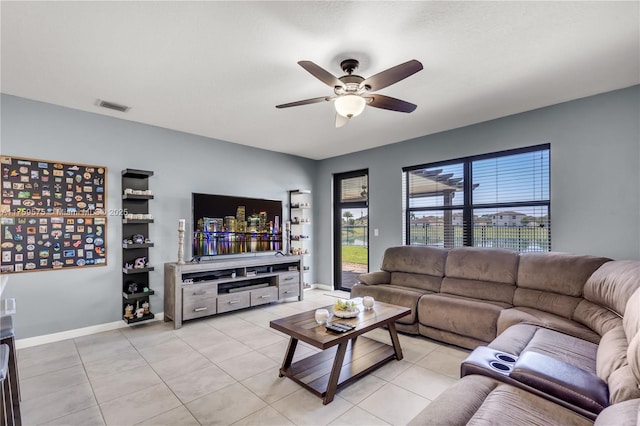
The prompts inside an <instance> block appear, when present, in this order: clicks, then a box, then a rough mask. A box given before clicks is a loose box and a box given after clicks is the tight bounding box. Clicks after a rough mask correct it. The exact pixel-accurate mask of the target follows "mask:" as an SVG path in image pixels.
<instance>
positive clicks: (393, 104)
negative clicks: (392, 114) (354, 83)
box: [366, 94, 418, 112]
mask: <svg viewBox="0 0 640 426" xmlns="http://www.w3.org/2000/svg"><path fill="white" fill-rule="evenodd" d="M366 99H367V100H369V99H370V101H369V103H368V104H367V105H369V106H372V107H374V108H382V109H389V110H391V111H398V112H413V111H415V109H416V108H417V107H418V106H417V105H414V104H412V103H409V102H406V101H403V100H400V99H396V98H392V97H391V96H385V95H375V94H374V95H370V96H367V97H366Z"/></svg>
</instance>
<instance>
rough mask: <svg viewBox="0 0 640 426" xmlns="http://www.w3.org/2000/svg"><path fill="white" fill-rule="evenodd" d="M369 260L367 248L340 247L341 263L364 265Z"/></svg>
mask: <svg viewBox="0 0 640 426" xmlns="http://www.w3.org/2000/svg"><path fill="white" fill-rule="evenodd" d="M368 258H369V248H368V247H362V246H345V245H343V246H342V261H343V262H348V263H358V264H361V265H366V264H367V263H368Z"/></svg>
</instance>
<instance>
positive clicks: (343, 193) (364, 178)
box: [333, 170, 369, 291]
mask: <svg viewBox="0 0 640 426" xmlns="http://www.w3.org/2000/svg"><path fill="white" fill-rule="evenodd" d="M333 182H334V197H333V199H334V209H333V229H334V237H333V252H334V288H335V289H340V290H347V291H350V290H351V287H353V285H354V284H355V283H357V282H358V275H360V274H363V273H366V272H368V271H369V179H368V171H367V170H358V171H354V172H348V173H340V174H336V175H334V179H333Z"/></svg>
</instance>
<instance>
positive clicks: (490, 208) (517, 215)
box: [403, 144, 551, 252]
mask: <svg viewBox="0 0 640 426" xmlns="http://www.w3.org/2000/svg"><path fill="white" fill-rule="evenodd" d="M549 156H550V145H549V144H544V145H538V146H534V147H529V148H522V149H517V150H510V151H503V152H497V153H491V154H485V155H480V156H474V157H467V158H462V159H456V160H451V161H445V162H438V163H431V164H423V165H417V166H411V167H405V168H404V169H403V178H404V180H403V204H404V206H403V212H404V214H403V221H404V226H403V229H404V239H405V244H409V245H430V246H436V247H446V248H452V247H460V246H476V247H500V248H507V249H511V250H515V251H520V252H524V251H550V250H551V228H550V224H551V221H550V209H551V203H550V170H549V169H550V160H549Z"/></svg>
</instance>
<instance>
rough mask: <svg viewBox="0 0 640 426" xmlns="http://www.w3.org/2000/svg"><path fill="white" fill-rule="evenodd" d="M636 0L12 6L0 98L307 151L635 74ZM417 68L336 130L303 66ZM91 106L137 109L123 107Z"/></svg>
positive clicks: (606, 86)
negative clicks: (394, 101) (392, 103)
mask: <svg viewBox="0 0 640 426" xmlns="http://www.w3.org/2000/svg"><path fill="white" fill-rule="evenodd" d="M639 4H640V3H639V2H638V1H626V2H607V1H603V2H581V1H578V2H537V1H532V2H457V1H455V2H454V1H449V2H447V1H443V2H419V1H418V2H342V1H341V2H185V1H175V2H133V1H129V2H110V1H107V2H27V1H17V2H7V1H2V4H1V11H0V12H1V19H2V30H1V31H2V33H1V36H2V46H1V48H2V51H1V54H2V70H1V71H2V75H1V77H2V79H1V90H2V92H3V93H7V94H11V95H16V96H21V97H24V98H28V99H34V100H38V101H43V102H49V103H53V104H57V105H62V106H65V107H70V108H74V109H78V110H83V111H89V112H94V113H97V114H104V115H108V116H113V117H118V118H122V119H125V120H131V121H136V122H141V123H147V124H151V125H155V126H161V127H165V128H169V129H175V130H180V131H184V132H188V133H193V134H197V135H202V136H207V137H210V138H215V139H222V140H226V141H230V142H235V143H239V144H244V145H250V146H255V147H259V148H265V149H269V150H273V151H278V152H283V153H290V154H294V155H299V156H302V157H307V158H312V159H323V158H328V157H332V156H336V155H341V154H346V153H350V152H355V151H360V150H363V149H367V148H371V147H376V146H381V145H386V144H389V143H394V142H398V141H402V140H406V139H410V138H414V137H418V136H422V135H426V134H431V133H435V132H439V131H443V130H447V129H452V128H456V127H460V126H465V125H469V124H472V123H477V122H481V121H486V120H489V119H493V118H498V117H503V116H506V115H510V114H514V113H518V112H522V111H527V110H531V109H534V108H539V107H543V106H546V105H552V104H555V103H559V102H563V101H567V100H571V99H577V98H581V97H585V96H589V95H593V94H597V93H602V92H606V91H610V90H614V89H618V88H623V87H628V86H631V85H634V84H638V83H640V59H639V56H640V31H639V28H640V16H639ZM346 58H355V59H358V60H359V61H360V63H361V66H360V68H359V70H358V72H357V74H360V75H362V76H364V77H369V76H371V75H373V74H376V73H378V72H380V71H383V70H385V69H387V68H390V67H392V66H395V65H397V64H399V63H401V62H405V61H407V60H410V59H417V60H419V61H421V62H422V64H423V65H424V70H422V71H420V72H419V73H417V74H415V75H413V76H411V77H409V78H407V79H406V80H403V81H401V82H399V83H397V84H395V85H392V86H390V87H387V88H385V89H383V90H381V91H380V92H379V93H381V94H385V95H388V96H392V97H396V98H400V99H403V100H406V101H409V102H412V103H415V104H417V105H418V108H417V110H416V111H415V112H413V113H411V114H404V113H398V112H393V111H386V110H381V109H376V108H371V107H368V108H366V110H365V111H364V113H363V114H362V115H361V116H359V117H356V118H354V119H353V120H352V121H351V122H350V123H349V124H348V125H347V126H345V127H343V128H338V129H336V128H335V127H334V114H335V112H334V109H333V105H332V104H330V103H328V102H327V103H325V102H323V103H317V104H312V105H305V106H301V107H296V108H288V109H281V110H277V109H276V108H275V107H274V106H275V105H276V104H281V103H286V102H292V101H297V100H301V99H307V98H313V97H318V96H324V95H329V94H331V93H332V91H331V88H329V87H327V86H325V85H324V84H323V83H321V82H320V81H319V80H317V79H315V78H314V77H313V76H312V75H311V74H309V73H308V72H306V71H305V70H304V69H302V68H301V67H300V66H298V65H297V64H296V62H297V61H300V60H310V61H313V62H315V63H316V64H318V65H320V66H321V67H323V68H325V69H326V70H328V71H330V72H331V73H333V74H334V75H336V76H340V75H342V72H341V70H340V66H339V63H340V61H341V60H343V59H346ZM97 99H104V100H107V101H111V102H116V103H121V104H125V105H128V106H130V107H131V109H130V110H129V111H128V112H126V113H119V112H115V111H111V110H107V109H104V108H99V107H98V106H96V101H97Z"/></svg>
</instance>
